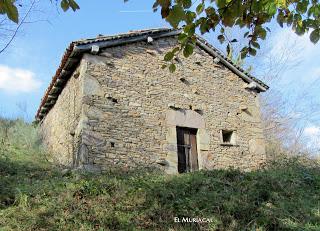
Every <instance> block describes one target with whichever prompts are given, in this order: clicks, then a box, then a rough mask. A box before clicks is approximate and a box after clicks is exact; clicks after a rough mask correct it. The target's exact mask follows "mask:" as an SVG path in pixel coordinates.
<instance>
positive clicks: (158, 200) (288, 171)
mask: <svg viewBox="0 0 320 231" xmlns="http://www.w3.org/2000/svg"><path fill="white" fill-rule="evenodd" d="M0 175H1V178H0V185H1V190H0V198H4V197H8V198H9V199H8V200H7V201H5V202H3V201H2V202H1V203H2V211H5V212H4V213H3V214H2V215H4V216H3V217H2V218H0V226H1V224H5V226H4V227H7V229H14V230H30V229H35V230H169V229H174V230H320V194H319V191H320V170H319V168H312V167H306V166H303V165H301V164H299V163H297V162H292V163H285V164H282V165H280V164H278V165H274V166H272V167H271V168H269V169H268V170H260V171H255V172H251V173H243V172H239V171H237V170H213V171H199V172H196V173H190V174H182V175H176V176H168V175H163V174H159V173H158V172H146V171H145V170H135V171H131V172H126V173H124V172H112V173H106V174H102V175H90V174H78V173H73V172H69V173H68V174H65V175H64V176H63V175H62V174H61V173H59V172H57V171H55V170H52V169H48V168H43V167H39V166H36V165H29V164H23V163H16V162H10V161H9V162H8V161H4V160H1V162H0ZM3 186H5V187H3ZM12 195H15V196H12ZM17 195H20V196H19V197H18V198H17ZM21 195H25V200H24V199H23V198H24V197H23V196H21ZM0 211H1V210H0ZM175 217H177V218H179V219H180V221H191V222H174V219H175ZM177 218H176V219H177ZM189 218H191V220H189ZM192 218H205V219H206V220H205V221H210V222H209V223H207V222H203V223H201V222H200V223H197V222H192Z"/></svg>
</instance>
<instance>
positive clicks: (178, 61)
mask: <svg viewBox="0 0 320 231" xmlns="http://www.w3.org/2000/svg"><path fill="white" fill-rule="evenodd" d="M174 60H175V61H176V62H177V63H182V62H181V60H180V59H179V58H178V57H175V58H174Z"/></svg>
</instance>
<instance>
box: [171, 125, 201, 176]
mask: <svg viewBox="0 0 320 231" xmlns="http://www.w3.org/2000/svg"><path fill="white" fill-rule="evenodd" d="M197 132H198V129H197V128H189V127H180V126H176V134H177V155H178V166H177V169H178V172H179V173H183V172H193V171H197V170H199V160H198V148H197Z"/></svg>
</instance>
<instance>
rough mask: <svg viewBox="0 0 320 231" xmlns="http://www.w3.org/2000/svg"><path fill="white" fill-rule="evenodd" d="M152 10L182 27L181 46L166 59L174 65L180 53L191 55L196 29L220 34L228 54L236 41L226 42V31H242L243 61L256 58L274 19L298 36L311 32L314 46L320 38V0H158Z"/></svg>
mask: <svg viewBox="0 0 320 231" xmlns="http://www.w3.org/2000/svg"><path fill="white" fill-rule="evenodd" d="M153 9H154V11H157V10H158V9H160V10H161V15H162V17H163V18H164V19H166V21H168V22H169V23H170V25H171V26H172V27H173V28H178V27H180V26H182V27H183V31H182V34H181V35H180V36H179V42H180V44H181V46H179V48H177V49H173V50H172V51H171V52H170V53H169V54H167V55H166V57H165V61H168V62H172V64H173V60H174V59H173V58H174V57H175V56H176V55H177V54H180V53H181V51H183V52H182V53H183V55H184V56H185V57H189V56H190V55H191V54H192V52H193V48H194V46H195V43H196V38H195V31H196V30H197V29H198V30H199V31H200V32H201V33H202V34H205V33H208V32H210V31H215V32H217V31H219V34H218V36H217V39H218V40H219V41H220V42H221V43H226V45H227V46H226V49H227V53H229V50H230V48H231V44H232V43H234V42H237V39H227V37H226V36H225V30H226V28H231V27H239V28H241V29H242V32H243V37H244V38H246V39H247V44H246V45H244V46H243V47H242V49H241V51H240V53H241V57H242V58H245V57H247V56H255V55H256V53H257V50H258V49H260V42H261V40H265V39H266V38H267V33H268V32H271V29H270V28H269V27H268V24H269V23H270V22H271V21H272V19H276V21H277V23H278V24H279V25H280V26H281V27H284V25H287V26H290V27H291V28H292V29H293V30H294V31H295V33H297V34H298V35H303V34H305V33H307V32H308V31H310V30H311V33H310V40H311V42H313V43H317V42H318V41H319V39H320V3H319V0H302V1H299V0H258V1H257V0H197V1H194V2H192V0H156V1H155V3H154V5H153ZM170 66H171V65H170ZM171 67H172V66H171ZM171 69H172V70H174V69H175V68H174V67H172V68H171Z"/></svg>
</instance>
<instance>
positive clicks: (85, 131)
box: [36, 29, 268, 173]
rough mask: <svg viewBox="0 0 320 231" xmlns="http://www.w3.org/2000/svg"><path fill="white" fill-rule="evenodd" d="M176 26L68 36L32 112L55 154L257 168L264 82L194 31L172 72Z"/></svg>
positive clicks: (85, 160) (84, 163)
mask: <svg viewBox="0 0 320 231" xmlns="http://www.w3.org/2000/svg"><path fill="white" fill-rule="evenodd" d="M179 33H180V31H179V30H172V29H150V30H142V31H133V32H129V33H126V34H119V35H115V36H98V37H97V38H94V39H85V40H80V41H76V42H72V43H71V44H70V46H69V47H68V48H67V50H66V52H65V54H64V56H63V58H62V61H61V64H60V67H59V68H58V70H57V72H56V74H55V76H54V77H53V79H52V82H51V84H50V86H49V87H48V90H47V91H46V93H45V96H44V97H43V99H42V101H41V105H40V107H39V110H38V112H37V115H36V119H37V120H38V121H39V122H40V124H41V132H42V135H43V141H44V143H45V145H46V147H47V149H48V151H50V152H51V153H52V154H53V156H54V158H55V160H56V161H58V162H59V163H61V164H64V165H68V166H73V167H79V168H80V167H81V168H85V169H88V170H102V171H109V170H112V169H115V168H119V167H120V168H123V169H131V168H135V167H141V166H146V167H152V168H154V167H155V168H160V169H162V170H164V171H166V172H168V173H177V172H188V171H194V170H198V169H213V168H228V167H235V168H240V169H241V170H245V171H247V170H252V169H256V168H258V167H259V166H260V165H261V164H263V163H264V162H265V160H266V154H265V144H264V136H263V129H262V124H261V118H260V108H259V93H260V92H264V91H266V90H267V89H268V86H267V85H265V84H264V83H263V82H261V81H260V80H258V79H256V78H254V77H252V76H251V75H249V74H248V73H246V72H244V71H243V70H242V69H241V68H240V67H238V66H236V65H234V64H233V63H232V61H231V60H229V59H227V58H226V57H224V56H223V55H222V54H221V53H220V52H219V51H218V50H217V49H215V48H214V47H212V46H211V45H210V44H209V43H208V42H206V41H205V40H204V39H202V38H200V37H198V36H197V45H196V47H195V49H194V53H193V55H192V56H191V57H189V58H187V59H185V58H183V57H180V58H179V59H176V60H175V62H177V63H178V65H177V70H176V71H175V73H173V74H172V73H170V72H169V71H168V70H167V69H162V68H161V67H162V65H163V63H164V62H163V57H164V55H165V54H166V52H168V51H170V50H172V48H173V47H175V46H176V45H177V44H178V42H177V36H178V34H179Z"/></svg>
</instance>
